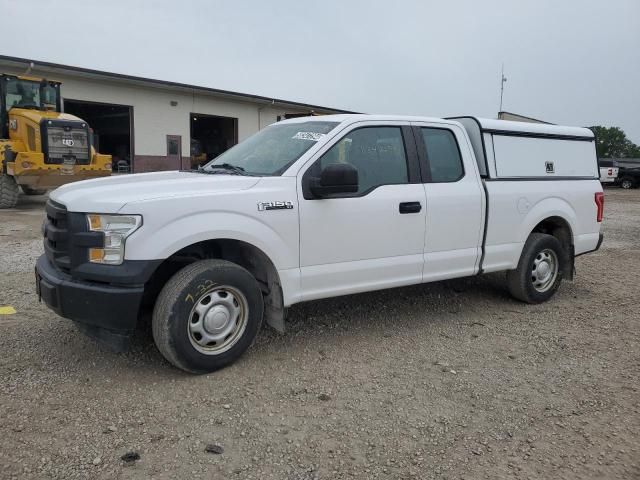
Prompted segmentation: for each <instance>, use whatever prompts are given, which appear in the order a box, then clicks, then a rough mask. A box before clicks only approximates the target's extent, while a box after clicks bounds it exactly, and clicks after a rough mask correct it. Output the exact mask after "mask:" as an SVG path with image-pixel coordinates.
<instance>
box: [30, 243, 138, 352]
mask: <svg viewBox="0 0 640 480" xmlns="http://www.w3.org/2000/svg"><path fill="white" fill-rule="evenodd" d="M36 290H37V292H38V296H39V298H40V300H41V301H44V303H45V304H46V305H47V306H48V307H49V308H50V309H51V310H53V311H54V312H55V313H57V314H58V315H60V316H61V317H64V318H68V319H70V320H73V321H74V322H77V323H78V326H79V327H80V329H81V330H82V331H83V332H85V333H87V334H88V335H90V336H92V337H94V338H96V339H97V340H99V341H101V342H103V343H106V344H107V345H109V346H110V347H112V348H114V349H115V350H119V351H122V350H125V349H126V348H127V347H128V346H129V336H130V335H131V333H132V332H133V330H134V329H135V326H136V323H137V321H138V312H139V310H140V305H141V303H142V297H143V294H144V287H143V286H126V287H120V286H117V287H116V286H111V285H108V284H101V283H94V282H87V281H78V280H75V279H73V278H71V277H70V276H69V275H67V274H65V273H63V272H61V271H60V270H58V269H56V268H55V267H54V266H53V265H52V264H51V263H50V262H49V260H48V259H47V257H46V256H45V255H42V256H41V257H40V258H38V261H37V263H36Z"/></svg>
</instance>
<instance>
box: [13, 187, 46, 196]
mask: <svg viewBox="0 0 640 480" xmlns="http://www.w3.org/2000/svg"><path fill="white" fill-rule="evenodd" d="M20 188H22V192H23V193H24V194H25V195H44V194H45V193H47V189H46V188H31V187H27V186H26V185H20Z"/></svg>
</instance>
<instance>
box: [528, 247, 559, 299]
mask: <svg viewBox="0 0 640 480" xmlns="http://www.w3.org/2000/svg"><path fill="white" fill-rule="evenodd" d="M557 277H558V256H557V255H556V252H554V251H553V250H551V249H549V248H545V249H544V250H542V251H540V252H538V254H537V255H536V256H535V258H534V259H533V265H532V268H531V283H533V288H535V289H536V291H538V292H540V293H543V292H546V291H547V290H549V289H550V288H551V287H552V286H553V284H554V283H555V281H556V278H557Z"/></svg>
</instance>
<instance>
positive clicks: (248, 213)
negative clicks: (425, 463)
mask: <svg viewBox="0 0 640 480" xmlns="http://www.w3.org/2000/svg"><path fill="white" fill-rule="evenodd" d="M603 207H604V197H603V193H602V186H601V185H600V182H599V181H598V162H597V158H596V151H595V142H594V137H593V134H592V133H591V131H590V130H588V129H586V128H573V127H561V126H554V125H542V124H540V125H538V124H528V123H517V122H508V121H501V120H483V119H477V118H473V117H459V118H452V119H446V120H444V119H435V118H421V117H403V116H380V115H335V116H324V117H321V118H320V117H315V118H297V119H292V120H286V121H282V122H279V123H276V124H273V125H271V126H269V127H267V128H265V129H263V130H262V131H260V132H258V133H257V134H255V135H254V136H252V137H250V138H249V139H247V140H245V141H244V142H242V143H240V144H238V145H236V146H235V147H234V148H232V149H230V150H228V151H227V152H225V153H223V154H222V155H220V156H219V157H217V158H216V159H214V160H212V161H211V162H209V163H208V164H206V165H205V166H204V167H201V168H200V169H198V170H196V171H180V172H158V173H146V174H138V175H128V176H126V177H117V178H109V179H96V180H87V181H83V182H79V183H74V184H70V185H65V186H63V187H60V188H58V189H57V190H55V191H54V192H52V194H51V196H50V200H49V201H48V203H47V205H46V219H45V221H44V224H43V233H44V249H45V254H44V255H42V256H41V257H40V258H39V259H38V261H37V265H36V282H37V291H38V293H39V295H40V298H41V299H42V300H43V301H44V302H46V304H47V305H48V306H49V307H50V308H51V309H52V310H53V311H55V312H56V313H58V314H59V315H61V316H63V317H66V318H69V319H71V320H73V321H75V322H76V323H77V325H78V327H80V328H81V329H82V330H83V331H85V332H86V333H88V334H90V335H92V336H94V337H96V338H98V339H100V340H102V341H104V342H106V343H108V344H110V345H111V346H113V347H115V348H117V349H124V348H126V347H127V344H128V338H129V336H130V334H131V333H132V331H133V329H134V327H135V326H136V323H137V321H138V319H139V317H140V316H141V314H142V313H144V312H152V317H151V318H152V331H153V337H154V340H155V342H156V345H157V346H158V349H159V350H160V352H161V353H162V354H163V355H164V357H165V358H167V359H168V360H169V361H170V362H171V363H172V364H174V365H175V366H177V367H179V368H181V369H184V370H186V371H189V372H194V373H202V372H209V371H213V370H215V369H218V368H220V367H223V366H225V365H228V364H229V363H231V362H233V361H234V360H236V359H237V358H238V357H239V356H240V355H241V354H242V353H243V352H244V351H245V350H246V349H247V348H248V347H249V346H250V345H251V343H252V342H253V340H254V339H255V337H256V335H257V333H258V331H259V329H260V327H261V325H262V323H263V320H264V321H265V322H266V323H268V324H269V325H271V326H272V327H274V328H275V329H277V330H279V331H283V330H284V325H285V323H284V314H285V309H286V308H287V307H289V306H290V305H293V304H295V303H298V302H303V301H306V300H313V299H319V298H327V297H332V296H338V295H345V294H352V293H356V292H363V291H369V290H377V289H384V288H391V287H399V286H402V285H411V284H418V283H426V282H432V281H437V280H444V279H450V278H455V277H464V276H470V275H478V274H482V273H485V272H496V271H505V272H506V283H507V285H508V288H509V290H510V292H511V294H512V295H513V296H514V297H515V298H516V299H519V300H521V301H524V302H529V303H539V302H543V301H545V300H548V299H549V298H551V297H552V296H553V295H554V293H555V292H556V290H558V287H559V286H560V283H561V281H562V280H563V279H565V278H567V279H572V278H573V274H574V257H575V256H577V255H581V254H584V253H587V252H590V251H594V250H596V249H598V248H599V246H600V244H601V242H602V235H601V234H600V224H601V221H602V215H603Z"/></svg>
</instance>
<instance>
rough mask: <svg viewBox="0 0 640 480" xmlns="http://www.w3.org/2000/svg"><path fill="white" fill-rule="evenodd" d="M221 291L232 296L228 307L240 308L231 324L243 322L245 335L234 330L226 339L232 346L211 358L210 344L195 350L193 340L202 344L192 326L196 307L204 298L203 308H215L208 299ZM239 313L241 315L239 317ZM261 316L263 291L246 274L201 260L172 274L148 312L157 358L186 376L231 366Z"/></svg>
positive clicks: (229, 265) (228, 264)
mask: <svg viewBox="0 0 640 480" xmlns="http://www.w3.org/2000/svg"><path fill="white" fill-rule="evenodd" d="M225 289H226V290H228V291H231V292H233V293H232V294H231V298H233V302H234V303H236V304H238V305H240V307H239V310H240V312H241V313H240V314H238V316H237V318H238V319H239V320H238V321H237V322H233V324H234V325H238V324H240V319H242V318H244V319H245V320H244V322H243V324H244V330H241V329H240V328H238V327H233V328H234V329H236V330H237V331H235V330H234V331H235V333H233V334H232V335H231V334H230V336H231V340H233V343H232V344H230V346H229V347H228V349H227V350H224V351H221V352H217V353H214V352H211V351H209V350H207V349H208V348H211V349H215V348H217V347H216V346H215V344H214V346H211V347H209V346H206V345H197V344H198V341H203V342H204V340H203V339H202V335H200V337H201V338H200V339H198V338H197V337H198V335H199V334H198V333H197V332H196V333H195V334H194V333H193V332H192V330H191V329H192V326H193V325H194V324H195V322H192V321H193V320H194V319H196V318H197V317H198V315H197V313H195V308H196V306H197V305H203V304H204V301H205V300H206V298H205V297H207V296H209V301H208V303H207V305H209V302H211V303H210V304H211V305H215V304H216V302H215V301H214V300H211V298H212V297H211V295H222V293H225ZM234 294H235V295H236V296H237V298H238V301H236V299H235V297H234V296H233V295H234ZM216 298H217V297H216ZM245 304H246V305H245ZM204 308H207V307H206V306H205V307H204ZM209 308H211V307H209ZM222 308H224V307H222ZM245 308H246V310H245ZM243 311H245V312H246V314H244V316H242V315H243V314H242V312H243ZM227 313H228V316H229V317H231V316H232V314H231V313H229V312H227ZM214 314H215V312H214ZM262 317H263V300H262V292H261V291H260V287H259V285H258V282H257V281H256V279H255V278H254V277H253V275H251V273H249V272H248V271H247V270H245V269H244V268H242V267H241V266H239V265H236V264H235V263H231V262H228V261H226V260H201V261H198V262H195V263H192V264H190V265H188V266H187V267H185V268H183V269H182V270H180V271H179V272H177V273H176V274H175V275H174V276H173V277H171V279H169V281H168V282H167V283H166V285H165V286H164V288H163V289H162V291H161V292H160V295H159V296H158V299H157V300H156V304H155V307H154V310H153V319H152V330H153V339H154V340H155V343H156V346H157V347H158V350H160V353H162V355H163V356H164V357H165V358H166V359H167V360H168V361H169V362H170V363H172V364H173V365H175V366H176V367H178V368H180V369H182V370H185V371H187V372H190V373H208V372H213V371H215V370H218V369H220V368H222V367H225V366H227V365H229V364H231V363H233V362H234V361H235V360H237V359H238V358H239V357H240V356H241V355H242V354H243V353H244V352H245V350H247V349H248V348H249V347H250V346H251V344H252V343H253V341H254V340H255V338H256V335H257V334H258V331H259V330H260V327H261V325H262ZM205 318H206V315H205ZM190 322H192V323H190ZM227 324H230V323H229V322H227ZM202 325H204V319H202ZM203 328H204V327H203ZM220 328H221V329H222V328H223V327H220ZM225 328H226V327H225ZM231 340H227V339H226V338H225V339H224V340H223V341H221V342H219V343H220V345H221V346H220V347H219V348H224V345H225V342H228V341H229V342H230V341H231ZM196 345H197V346H196ZM199 349H200V350H199ZM203 350H204V351H206V352H207V353H203Z"/></svg>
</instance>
